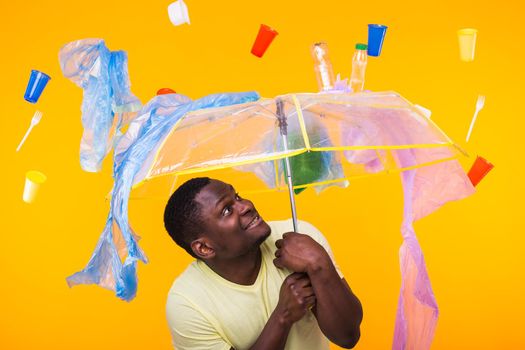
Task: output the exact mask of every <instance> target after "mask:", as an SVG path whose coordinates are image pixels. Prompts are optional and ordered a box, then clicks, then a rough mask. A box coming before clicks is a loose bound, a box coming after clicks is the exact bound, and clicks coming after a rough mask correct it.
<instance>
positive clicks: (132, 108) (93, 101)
mask: <svg viewBox="0 0 525 350" xmlns="http://www.w3.org/2000/svg"><path fill="white" fill-rule="evenodd" d="M59 60H60V67H61V68H62V72H63V74H64V76H65V77H66V78H69V79H70V80H71V81H73V82H74V83H75V84H77V85H78V86H79V87H80V88H82V89H83V90H84V98H83V100H82V107H81V109H82V125H83V127H84V133H83V135H82V140H81V142H80V165H81V167H82V169H84V170H85V171H89V172H97V171H100V169H101V167H102V161H103V160H104V158H105V156H106V155H107V154H108V152H109V151H110V150H111V148H112V146H113V141H114V137H115V134H117V135H118V134H119V133H120V129H121V128H123V127H124V126H125V123H123V121H124V120H126V121H129V119H124V118H120V117H119V116H116V115H117V114H123V113H129V112H136V111H138V110H139V109H140V107H141V103H140V101H139V99H138V98H136V97H135V96H134V95H133V94H132V93H131V91H130V82H129V77H128V66H127V55H126V53H125V52H124V51H110V50H108V48H107V47H106V45H105V43H104V41H103V40H101V39H84V40H78V41H73V42H71V43H69V44H67V45H65V46H64V47H62V49H60V52H59ZM116 117H117V118H118V119H117V122H116V128H115V129H114V130H112V126H113V124H114V122H115V118H116Z"/></svg>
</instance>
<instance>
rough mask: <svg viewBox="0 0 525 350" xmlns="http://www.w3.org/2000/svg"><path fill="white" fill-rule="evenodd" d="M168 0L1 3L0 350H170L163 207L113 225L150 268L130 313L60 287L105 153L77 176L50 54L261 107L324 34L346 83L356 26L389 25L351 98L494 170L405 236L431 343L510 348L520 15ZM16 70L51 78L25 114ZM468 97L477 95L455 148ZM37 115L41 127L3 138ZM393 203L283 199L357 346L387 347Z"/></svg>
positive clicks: (487, 6)
mask: <svg viewBox="0 0 525 350" xmlns="http://www.w3.org/2000/svg"><path fill="white" fill-rule="evenodd" d="M169 3H170V1H142V2H135V1H129V0H128V1H107V0H106V1H100V0H92V1H89V2H83V1H75V2H73V1H61V2H59V1H30V0H25V1H2V3H1V5H0V9H1V13H2V20H1V21H0V29H1V31H0V32H1V38H2V40H1V41H0V45H1V47H2V54H1V55H0V77H1V78H0V84H1V85H0V86H1V87H0V89H1V90H0V99H1V111H2V119H1V123H0V125H1V126H0V130H1V137H0V140H1V141H0V142H1V147H0V156H1V158H0V159H1V162H2V163H1V164H2V165H1V168H2V175H1V176H2V177H1V179H2V185H3V191H2V200H1V211H0V212H1V215H2V221H1V223H2V229H1V230H0V232H1V233H0V235H1V240H0V272H1V282H0V286H1V287H0V349H71V348H74V349H169V348H170V337H169V332H168V329H167V326H166V322H165V316H164V303H165V296H166V293H167V291H168V288H169V287H170V285H171V283H172V280H173V279H174V278H175V277H176V276H177V275H178V274H179V273H180V272H181V271H182V270H183V268H184V267H185V266H186V265H187V263H188V262H189V261H190V259H189V257H188V256H186V255H185V254H184V253H183V251H182V250H181V249H179V248H178V247H177V246H176V245H175V244H174V243H173V242H172V241H171V240H170V238H169V236H168V235H167V234H166V233H165V232H164V229H163V225H162V211H163V208H164V203H163V202H162V201H154V200H145V201H134V202H132V203H131V210H130V221H131V224H132V226H133V228H134V229H135V230H136V231H137V232H138V233H139V234H140V235H141V236H142V238H143V239H142V240H141V245H142V247H143V248H144V250H145V252H146V253H147V255H148V257H149V258H150V263H149V264H148V265H143V264H140V265H139V272H138V274H139V280H140V282H139V290H138V295H137V297H136V299H135V300H134V301H132V302H131V303H126V302H123V301H120V300H118V299H117V298H116V297H115V296H114V295H113V294H112V293H111V292H109V291H107V290H104V289H102V288H98V287H95V286H87V287H86V286H79V287H75V288H73V289H69V288H68V287H67V284H66V282H65V277H66V276H68V275H70V274H72V273H73V272H76V271H78V270H79V269H81V268H83V267H84V266H85V264H86V263H87V261H88V259H89V257H90V255H91V253H92V251H93V248H94V247H95V244H96V242H97V239H98V237H99V234H100V233H101V232H102V228H103V226H104V223H105V220H106V215H107V212H108V206H109V205H108V202H106V201H105V199H104V198H105V196H106V195H107V194H108V192H109V191H110V189H111V186H112V180H111V160H110V159H107V161H106V162H105V163H104V169H103V171H102V172H101V173H97V174H90V173H85V172H82V171H81V169H80V166H79V141H80V137H81V133H82V127H81V123H80V104H81V100H82V92H81V90H80V89H79V88H78V87H76V86H75V85H74V84H73V83H72V82H70V81H69V80H67V79H66V78H64V77H63V76H62V73H61V71H60V67H59V64H58V58H57V57H58V51H59V49H60V48H61V46H62V45H64V44H66V43H68V42H70V41H73V40H77V39H82V38H89V37H98V38H103V39H105V41H106V44H107V46H108V47H109V48H110V49H111V50H119V49H122V50H126V51H127V53H128V57H129V73H130V77H131V83H132V90H133V92H134V93H135V94H136V95H137V96H138V97H139V98H140V99H141V100H142V102H143V103H144V102H146V101H147V100H149V99H150V98H151V97H152V96H153V95H154V94H155V92H156V91H157V89H159V88H162V87H171V88H173V89H175V90H177V91H178V92H180V93H184V94H187V95H189V96H190V97H192V98H198V97H201V96H203V95H206V94H209V93H215V92H224V91H246V90H257V91H259V92H260V93H261V95H263V96H266V97H272V96H275V95H277V94H282V93H287V92H305V91H316V89H317V85H316V81H315V75H314V72H313V64H312V59H311V57H310V53H309V47H310V45H311V44H312V43H314V42H316V41H319V40H324V41H327V42H328V44H329V47H330V51H331V58H332V62H333V65H334V69H335V71H336V72H340V73H341V74H342V75H343V76H344V77H347V76H348V75H349V74H350V69H351V56H352V53H353V51H354V45H355V43H356V42H361V41H366V25H367V24H368V23H383V24H386V25H388V26H389V28H388V32H387V35H386V39H385V43H384V47H383V53H382V55H381V57H379V58H373V57H372V58H369V63H368V68H367V77H366V88H368V89H371V90H374V91H381V90H395V91H397V92H399V93H401V94H402V95H403V96H405V97H406V98H408V99H409V100H411V101H412V102H413V103H417V104H420V105H423V106H425V107H427V108H429V109H431V110H432V112H433V115H432V119H433V120H434V121H436V122H437V124H438V125H439V126H440V127H441V128H442V129H443V130H444V131H445V132H446V133H447V134H448V135H449V136H450V137H451V138H452V139H454V140H456V141H457V142H458V143H459V144H461V145H463V146H465V148H466V149H467V150H468V151H469V153H470V155H471V158H468V159H464V160H462V164H463V166H464V167H465V168H468V167H469V166H470V164H471V162H472V161H473V159H474V157H475V155H476V154H480V155H482V156H484V157H486V158H487V159H488V160H490V161H491V162H493V163H494V164H495V169H494V170H493V171H492V172H491V173H490V174H489V175H488V176H487V178H486V179H485V180H484V181H483V182H481V183H480V185H479V186H478V192H477V193H476V194H475V195H473V196H471V197H470V198H467V199H465V200H463V201H460V202H454V203H450V204H448V205H446V206H444V207H443V208H442V209H440V210H439V211H438V212H436V213H435V214H433V215H431V216H429V217H427V218H424V219H422V220H421V221H420V222H418V223H417V225H416V231H417V233H418V236H419V239H420V243H421V245H422V247H423V251H424V253H425V258H426V261H427V266H428V270H429V274H430V277H431V280H432V284H433V288H434V292H435V295H436V298H437V301H438V304H439V306H440V312H441V315H440V319H439V323H438V327H437V331H436V337H435V341H434V345H433V349H524V348H525V336H524V332H523V325H524V321H523V315H524V314H525V302H524V297H525V281H524V274H525V273H524V271H525V270H524V268H525V264H524V254H523V252H524V243H525V238H524V233H525V229H524V224H523V204H522V202H523V197H524V195H525V191H524V185H523V183H524V181H523V174H524V173H525V172H524V170H525V166H524V160H523V150H524V147H523V133H524V126H525V123H524V121H523V120H524V114H523V105H522V103H521V101H523V93H524V89H523V84H524V70H523V55H524V53H525V47H524V45H523V44H524V40H523V38H524V35H525V31H524V29H523V13H524V12H523V8H522V5H520V1H517V0H515V1H504V0H500V1H461V0H454V1H451V0H444V1H388V0H383V1H333V0H324V1H315V2H314V1H282V0H281V1H276V0H266V1H258V2H252V1H196V0H188V1H187V4H188V7H189V12H190V18H191V23H192V24H191V25H190V26H188V25H184V26H179V27H174V26H173V25H172V24H171V23H170V22H169V20H168V17H167V11H166V7H167V5H168V4H169ZM260 23H266V24H268V25H270V26H272V27H274V28H275V29H277V30H278V31H279V35H278V37H277V38H276V40H275V41H274V43H273V44H272V46H271V47H270V49H269V50H268V52H267V53H266V55H265V56H264V57H263V58H262V59H259V58H256V57H254V56H252V55H251V54H250V52H249V51H250V48H251V44H252V42H253V39H254V37H255V35H256V33H257V30H258V27H259V24H260ZM463 27H474V28H477V29H478V30H479V33H478V42H477V52H476V59H475V61H474V62H472V63H463V62H460V60H459V54H458V41H457V37H456V30H457V29H459V28H463ZM31 69H40V70H42V71H44V72H46V73H48V74H49V75H51V77H52V80H51V82H50V83H49V84H48V86H47V88H46V90H45V91H44V93H43V95H42V97H41V99H40V101H38V103H37V104H36V105H32V104H29V103H27V102H26V101H24V99H23V94H24V91H25V87H26V84H27V80H28V77H29V72H30V70H31ZM478 94H484V95H486V104H485V108H484V109H483V110H482V111H481V112H480V114H479V117H478V122H477V124H476V127H475V129H474V132H473V135H472V138H471V141H470V142H469V143H468V144H465V142H464V139H465V136H466V133H467V130H468V125H469V122H470V119H471V117H472V114H473V112H474V107H475V102H476V98H477V95H478ZM36 109H38V110H41V111H43V113H44V116H43V119H42V121H41V123H40V125H38V126H37V127H36V128H35V129H34V130H33V132H32V134H31V135H30V137H29V138H28V140H27V141H26V143H25V145H24V146H23V148H22V150H21V151H20V152H19V153H16V152H15V149H16V146H17V145H18V142H19V141H20V139H21V138H22V136H23V134H24V132H25V130H26V128H27V127H28V125H29V122H30V119H31V116H32V115H33V113H34V111H35V110H36ZM31 169H37V170H40V171H43V172H44V173H45V174H46V175H47V176H48V182H47V183H46V184H45V185H44V186H43V188H42V192H41V193H40V194H39V197H38V198H37V201H36V202H35V203H34V204H32V205H28V204H25V203H23V202H22V200H21V196H22V190H23V186H24V174H25V172H26V171H27V170H31ZM253 200H254V201H255V203H256V204H257V205H258V208H259V210H260V211H261V213H263V215H264V216H265V218H266V219H281V218H285V217H287V216H288V215H289V208H288V202H287V200H286V196H285V195H283V196H281V195H277V196H268V195H259V196H256V197H254V198H253ZM401 210H402V193H401V185H400V180H399V177H398V176H397V175H392V176H386V177H377V178H371V179H366V180H361V181H355V182H354V183H352V184H351V186H350V187H349V188H347V189H337V188H335V189H330V190H329V191H327V192H326V193H323V194H322V195H321V196H317V195H315V193H314V191H312V190H308V191H305V193H303V194H301V195H300V196H299V197H298V212H299V217H300V218H302V219H306V220H309V221H311V222H312V223H313V224H315V225H316V226H317V227H319V228H320V229H321V230H322V231H323V232H324V233H325V235H326V236H327V237H328V239H329V241H330V242H331V245H332V247H333V249H334V251H335V255H336V258H337V259H338V261H339V263H340V265H341V267H342V270H343V272H344V273H345V275H346V278H347V279H348V281H349V283H350V285H351V286H352V288H353V289H354V291H355V293H356V294H357V295H358V296H359V297H360V299H361V301H362V303H363V305H364V313H365V316H364V321H363V324H362V338H361V341H360V343H359V344H358V346H357V348H358V349H388V348H390V346H391V341H392V335H393V326H394V317H395V310H396V305H397V298H398V291H399V285H400V276H399V267H398V248H399V246H400V244H401V235H400V233H399V226H400V223H401V215H402V211H401Z"/></svg>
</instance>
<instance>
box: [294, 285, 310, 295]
mask: <svg viewBox="0 0 525 350" xmlns="http://www.w3.org/2000/svg"><path fill="white" fill-rule="evenodd" d="M294 285H295V287H296V288H299V286H298V285H297V283H294ZM300 293H301V295H302V296H303V298H309V297H315V294H314V290H313V288H312V287H306V288H302V289H301V290H300Z"/></svg>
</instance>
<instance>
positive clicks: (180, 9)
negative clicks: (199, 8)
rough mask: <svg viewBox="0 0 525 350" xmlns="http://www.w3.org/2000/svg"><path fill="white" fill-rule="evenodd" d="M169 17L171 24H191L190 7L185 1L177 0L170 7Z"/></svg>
mask: <svg viewBox="0 0 525 350" xmlns="http://www.w3.org/2000/svg"><path fill="white" fill-rule="evenodd" d="M168 16H169V18H170V21H171V23H173V24H174V25H176V26H178V25H181V24H184V23H188V24H190V16H189V15H188V6H186V4H185V3H184V1H183V0H177V1H175V2H174V3H171V4H170V5H169V6H168Z"/></svg>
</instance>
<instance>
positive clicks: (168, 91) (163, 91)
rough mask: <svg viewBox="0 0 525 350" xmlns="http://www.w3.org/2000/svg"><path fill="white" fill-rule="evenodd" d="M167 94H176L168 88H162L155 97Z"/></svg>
mask: <svg viewBox="0 0 525 350" xmlns="http://www.w3.org/2000/svg"><path fill="white" fill-rule="evenodd" d="M168 94H176V92H175V90H173V89H170V88H162V89H159V90H158V91H157V96H159V95H168Z"/></svg>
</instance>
